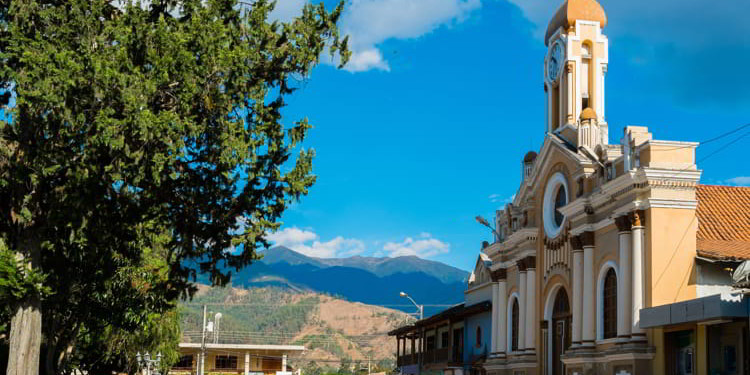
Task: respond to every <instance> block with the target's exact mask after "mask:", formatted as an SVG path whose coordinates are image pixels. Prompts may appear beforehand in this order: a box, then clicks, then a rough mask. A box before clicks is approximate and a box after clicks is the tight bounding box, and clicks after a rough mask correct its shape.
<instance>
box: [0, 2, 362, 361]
mask: <svg viewBox="0 0 750 375" xmlns="http://www.w3.org/2000/svg"><path fill="white" fill-rule="evenodd" d="M241 3H242V5H241V4H240V2H239V1H237V0H152V1H137V2H131V1H128V0H125V1H111V0H68V1H59V0H5V1H1V2H0V22H1V23H2V33H0V61H2V64H0V110H2V114H3V118H2V119H1V120H2V121H0V239H2V241H3V243H4V250H2V253H1V254H0V272H2V273H3V276H2V278H3V279H4V280H8V282H7V283H2V284H0V306H7V307H3V308H2V311H0V318H2V321H3V322H5V321H7V319H10V324H9V325H8V324H2V325H0V329H2V332H0V340H4V342H3V344H4V345H7V346H8V348H9V364H8V369H7V374H8V375H36V374H37V373H38V372H39V364H40V363H41V364H42V368H43V369H44V371H45V372H46V373H48V374H58V373H71V372H73V370H77V372H88V373H112V372H120V371H128V372H134V371H135V369H134V367H133V366H132V357H130V355H131V354H132V352H133V351H135V350H143V349H158V348H163V349H164V350H166V348H167V347H173V344H174V340H175V337H176V331H175V330H174V328H175V327H176V325H175V324H173V322H174V319H175V317H176V316H177V315H176V314H173V313H172V312H173V311H174V310H173V309H174V308H175V304H176V302H177V300H178V299H179V298H187V297H190V296H192V294H193V293H194V292H195V287H194V282H195V280H196V278H197V276H198V275H199V274H204V275H207V279H208V280H210V282H211V284H213V285H226V284H227V283H229V282H230V279H231V276H232V272H235V271H237V270H239V269H241V268H242V267H244V266H247V265H249V264H250V263H251V262H252V261H254V260H256V259H257V258H258V256H257V254H256V249H259V248H264V247H267V246H268V243H267V241H266V240H265V239H264V236H265V235H266V233H268V232H269V231H273V230H276V229H278V228H279V226H280V222H279V218H280V217H281V216H282V214H283V213H284V211H285V210H286V209H287V208H288V207H289V205H290V204H291V203H292V202H294V201H296V200H298V199H300V198H301V197H302V196H304V195H306V194H307V192H308V189H309V188H310V187H311V186H312V185H313V184H314V182H315V179H316V176H314V175H313V174H312V160H313V157H314V152H313V150H305V149H302V148H301V144H302V142H303V141H304V139H305V137H306V135H307V131H308V130H309V129H310V128H311V125H310V124H309V123H308V121H307V120H306V119H301V120H299V121H297V122H295V123H292V122H291V121H286V122H287V123H286V124H284V123H282V116H281V112H282V108H283V107H285V105H286V98H288V96H289V95H290V94H292V93H293V92H294V90H295V86H296V85H298V80H299V79H300V78H305V77H308V76H309V73H310V71H311V69H312V68H313V67H315V66H316V65H317V64H318V62H319V59H320V56H321V54H322V53H323V52H324V51H329V52H330V53H331V55H335V54H338V55H339V56H340V57H341V62H342V64H343V63H345V62H346V61H347V59H348V56H349V52H348V51H347V46H346V45H347V41H346V38H344V39H343V40H342V39H340V38H339V33H338V28H337V26H336V23H337V22H338V20H339V17H340V16H341V12H342V9H343V2H341V3H340V4H339V5H338V6H337V7H335V8H328V9H327V8H326V7H325V6H324V5H323V4H322V3H313V2H308V3H306V5H305V6H304V9H303V10H302V12H301V14H300V16H299V17H298V18H296V19H294V20H293V21H291V22H289V23H279V22H276V21H269V14H270V12H271V11H272V10H273V8H274V2H272V1H270V0H254V1H242V2H241ZM329 9H330V10H329ZM294 155H296V156H294ZM287 314H288V315H289V316H293V315H295V314H303V312H299V311H297V310H295V309H294V308H291V309H290V311H289V312H288V313H287ZM162 319H166V321H163V320H162ZM170 319H171V320H170ZM282 320H283V319H282V318H279V320H278V321H277V323H276V324H277V326H281V325H283V324H285V323H282V322H281V321H282ZM228 324H232V323H231V322H230V323H228ZM164 327H167V328H164ZM21 332H22V333H23V334H21ZM6 338H7V339H6ZM112 343H117V344H118V345H112ZM43 345H44V347H45V349H46V350H45V353H46V355H45V357H44V358H40V357H41V354H42V346H43ZM165 345H166V346H165ZM174 358H175V356H172V355H169V356H168V357H167V361H171V360H173V359H174Z"/></svg>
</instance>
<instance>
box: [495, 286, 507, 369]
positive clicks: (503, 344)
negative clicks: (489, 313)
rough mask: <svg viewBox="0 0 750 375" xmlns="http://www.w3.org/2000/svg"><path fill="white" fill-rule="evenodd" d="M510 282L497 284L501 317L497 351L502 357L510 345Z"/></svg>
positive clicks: (498, 319)
mask: <svg viewBox="0 0 750 375" xmlns="http://www.w3.org/2000/svg"><path fill="white" fill-rule="evenodd" d="M507 294H508V282H507V281H506V280H505V279H501V280H500V282H498V283H497V301H498V306H497V310H498V313H499V315H500V316H499V317H498V318H497V337H498V343H497V351H498V352H499V353H500V355H501V356H504V355H505V353H506V352H507V346H508V345H507V343H508V296H507Z"/></svg>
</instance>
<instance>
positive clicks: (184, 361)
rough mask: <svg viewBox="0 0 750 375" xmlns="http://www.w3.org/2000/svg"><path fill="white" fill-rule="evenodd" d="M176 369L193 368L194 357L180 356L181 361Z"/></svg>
mask: <svg viewBox="0 0 750 375" xmlns="http://www.w3.org/2000/svg"><path fill="white" fill-rule="evenodd" d="M174 368H193V355H192V354H187V355H183V356H180V360H179V361H177V363H176V364H175V365H174Z"/></svg>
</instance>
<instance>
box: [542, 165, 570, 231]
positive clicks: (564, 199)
mask: <svg viewBox="0 0 750 375" xmlns="http://www.w3.org/2000/svg"><path fill="white" fill-rule="evenodd" d="M543 204H544V209H543V214H544V232H545V233H546V234H547V237H557V235H559V234H560V231H561V230H562V227H563V223H564V222H565V215H563V214H562V213H561V212H560V208H561V207H564V206H565V205H567V204H568V182H567V180H565V175H563V174H562V173H561V172H557V173H555V174H554V175H552V177H550V179H549V180H548V181H547V187H546V189H545V190H544V203H543Z"/></svg>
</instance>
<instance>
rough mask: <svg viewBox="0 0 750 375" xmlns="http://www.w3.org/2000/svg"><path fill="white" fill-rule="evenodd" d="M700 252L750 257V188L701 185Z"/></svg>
mask: <svg viewBox="0 0 750 375" xmlns="http://www.w3.org/2000/svg"><path fill="white" fill-rule="evenodd" d="M696 195H697V199H698V210H697V215H698V234H697V247H698V249H697V250H698V255H700V256H703V257H707V258H713V259H727V260H739V259H750V187H740V186H719V185H698V189H697V192H696Z"/></svg>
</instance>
